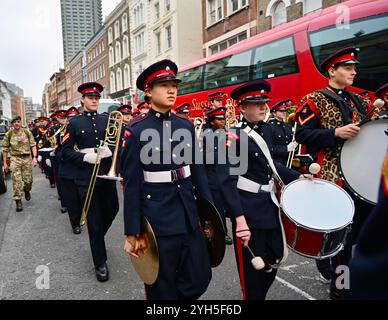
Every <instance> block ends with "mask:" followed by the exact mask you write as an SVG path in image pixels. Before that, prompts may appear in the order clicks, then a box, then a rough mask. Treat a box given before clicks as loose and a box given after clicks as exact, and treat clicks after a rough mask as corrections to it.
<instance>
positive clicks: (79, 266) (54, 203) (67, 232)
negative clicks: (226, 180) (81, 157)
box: [0, 168, 329, 300]
mask: <svg viewBox="0 0 388 320" xmlns="http://www.w3.org/2000/svg"><path fill="white" fill-rule="evenodd" d="M10 182H11V181H8V191H7V193H5V194H3V195H0V300H3V299H5V300H36V299H38V300H47V299H49V300H74V299H76V300H105V299H106V300H143V299H144V286H143V283H142V282H141V281H140V279H139V277H138V276H137V274H136V273H135V271H134V269H133V267H132V265H131V261H130V259H129V257H128V256H127V255H126V254H125V253H124V251H123V244H124V236H123V217H122V211H121V210H120V212H119V213H118V215H117V217H116V220H115V221H114V223H113V225H112V227H111V228H110V230H109V232H108V234H107V236H106V245H107V252H108V265H109V269H110V275H111V277H110V280H109V281H108V282H105V283H99V282H98V281H97V280H96V277H95V273H94V267H93V263H92V258H91V253H90V247H89V241H88V235H87V231H86V229H85V230H84V231H83V233H82V234H81V235H74V234H73V233H72V230H71V228H70V224H69V219H68V216H67V214H62V213H61V212H60V204H59V201H58V200H57V193H56V189H51V188H50V185H49V182H48V180H46V179H45V177H44V176H43V175H42V173H41V172H40V170H38V169H36V168H35V169H34V184H33V190H32V200H31V201H30V202H26V201H23V205H24V211H23V212H19V213H17V212H16V211H15V203H14V201H12V186H11V183H10ZM119 195H120V204H121V209H122V203H123V202H122V192H121V191H120V189H119ZM229 228H230V224H229ZM42 270H43V271H42ZM236 270H237V269H236V262H235V258H234V253H233V246H228V247H227V251H226V255H225V258H224V260H223V262H222V264H221V265H220V266H219V267H217V268H215V269H213V279H212V281H211V283H210V285H209V288H208V290H207V292H206V293H205V294H204V295H203V296H202V297H201V299H204V300H241V299H242V295H241V289H240V283H239V278H238V273H237V271H236ZM44 272H47V274H49V277H48V278H45V279H46V280H47V279H49V280H48V281H43V280H42V275H45V274H46V273H44ZM328 292H329V285H328V284H325V283H323V282H322V281H321V280H320V278H319V273H318V271H317V269H316V266H315V261H314V260H311V259H307V258H304V257H302V256H299V255H296V254H294V253H290V256H289V258H288V260H287V261H286V262H285V264H283V265H282V266H281V268H280V270H279V272H278V276H277V279H276V281H275V282H274V284H273V285H272V287H271V289H270V291H269V293H268V296H267V299H268V300H307V299H309V300H314V299H316V300H327V299H328V295H329V294H328Z"/></svg>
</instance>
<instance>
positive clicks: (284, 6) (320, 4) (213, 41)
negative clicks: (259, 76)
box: [202, 0, 344, 57]
mask: <svg viewBox="0 0 388 320" xmlns="http://www.w3.org/2000/svg"><path fill="white" fill-rule="evenodd" d="M343 1H344V0H202V10H203V14H202V26H203V56H204V57H209V56H211V55H212V54H215V53H218V52H220V51H222V50H225V49H226V48H228V47H230V46H232V45H234V44H236V43H238V42H240V41H242V40H245V39H247V38H249V37H251V36H254V35H256V34H259V33H261V32H264V31H267V30H270V29H272V28H274V27H276V26H278V25H281V24H283V23H287V22H290V21H293V20H296V19H298V18H301V17H303V16H304V15H307V14H310V13H312V12H315V11H317V10H320V9H323V8H326V7H329V6H332V5H335V4H338V3H340V2H343Z"/></svg>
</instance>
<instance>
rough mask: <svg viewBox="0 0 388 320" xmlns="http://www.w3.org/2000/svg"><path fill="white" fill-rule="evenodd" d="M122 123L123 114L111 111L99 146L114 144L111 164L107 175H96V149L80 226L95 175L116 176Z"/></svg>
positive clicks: (113, 177) (91, 193)
mask: <svg viewBox="0 0 388 320" xmlns="http://www.w3.org/2000/svg"><path fill="white" fill-rule="evenodd" d="M122 123H123V115H122V113H121V112H119V111H114V112H111V113H110V115H109V119H108V124H107V127H106V131H105V139H104V141H103V143H102V144H101V146H114V147H115V151H114V154H113V157H112V165H111V168H110V170H109V172H108V174H107V175H105V176H98V172H99V170H100V164H101V158H100V149H97V161H96V163H95V165H94V167H93V172H92V176H91V177H90V182H89V187H88V191H87V193H86V198H85V203H84V206H83V208H82V215H81V221H80V224H81V227H82V226H84V225H85V223H86V218H87V215H88V213H89V208H90V203H91V201H92V197H93V192H94V187H95V185H96V180H97V177H99V178H105V179H110V180H117V177H116V163H117V155H118V151H119V150H118V149H119V143H120V136H121V128H122Z"/></svg>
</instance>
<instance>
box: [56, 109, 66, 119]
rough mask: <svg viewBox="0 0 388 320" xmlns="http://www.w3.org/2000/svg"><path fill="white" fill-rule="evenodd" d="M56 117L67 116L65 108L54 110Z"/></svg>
mask: <svg viewBox="0 0 388 320" xmlns="http://www.w3.org/2000/svg"><path fill="white" fill-rule="evenodd" d="M56 116H57V118H66V117H67V112H66V110H58V111H57V112H56Z"/></svg>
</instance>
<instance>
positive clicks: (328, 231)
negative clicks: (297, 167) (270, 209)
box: [280, 178, 355, 233]
mask: <svg viewBox="0 0 388 320" xmlns="http://www.w3.org/2000/svg"><path fill="white" fill-rule="evenodd" d="M299 181H302V180H299V179H297V180H294V181H292V182H290V183H289V184H287V185H286V186H285V187H283V189H282V195H281V196H280V207H281V210H282V213H284V214H285V215H286V216H287V218H288V219H290V220H291V221H292V222H293V223H295V224H296V225H297V226H300V227H303V228H304V229H306V230H309V231H316V232H321V233H330V232H335V231H339V230H342V229H344V228H346V227H347V226H349V225H350V224H352V223H353V219H352V220H351V221H349V222H347V223H346V224H344V225H343V226H341V227H337V228H334V229H324V230H322V229H315V228H311V227H308V226H305V225H303V224H301V223H300V222H297V221H295V220H294V219H293V218H291V217H290V216H289V215H288V214H287V213H286V211H285V210H284V209H283V204H284V202H283V193H284V191H285V190H286V189H287V188H288V187H289V186H290V185H292V184H294V183H297V182H299ZM314 181H321V182H322V181H323V182H326V183H329V184H331V185H333V186H336V187H337V188H339V189H341V191H342V192H344V193H345V194H346V196H347V197H348V198H349V200H350V203H351V204H352V212H353V217H354V210H355V207H354V201H353V199H352V197H351V196H350V195H349V193H347V192H346V191H345V190H344V189H342V188H341V187H340V186H338V185H336V184H335V183H333V182H330V181H327V180H324V179H320V178H314Z"/></svg>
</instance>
